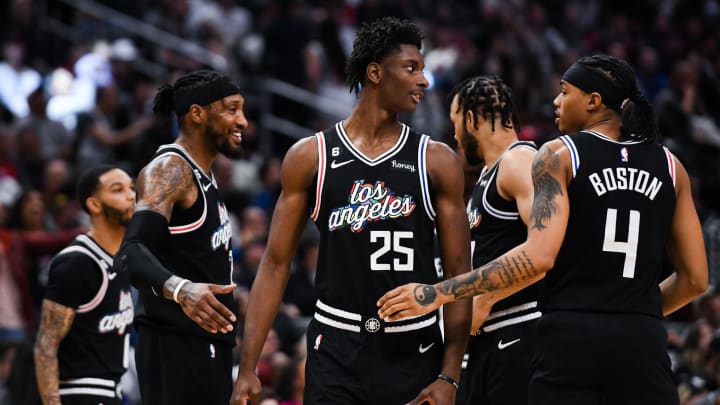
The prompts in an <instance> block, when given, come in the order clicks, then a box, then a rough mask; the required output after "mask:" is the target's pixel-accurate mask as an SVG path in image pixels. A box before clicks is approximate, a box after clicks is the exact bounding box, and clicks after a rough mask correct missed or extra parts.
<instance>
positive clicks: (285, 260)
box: [230, 137, 318, 405]
mask: <svg viewBox="0 0 720 405" xmlns="http://www.w3.org/2000/svg"><path fill="white" fill-rule="evenodd" d="M317 167H318V159H317V140H316V138H315V137H309V138H305V139H303V140H301V141H299V142H297V143H296V144H295V145H293V146H292V148H290V150H289V151H288V153H287V154H286V155H285V159H284V161H283V165H282V173H281V179H282V188H283V191H282V193H281V194H280V197H279V199H278V201H277V204H276V205H275V212H274V213H273V216H272V223H271V225H270V234H269V237H268V244H267V249H266V250H265V254H264V255H263V257H262V260H261V261H260V266H259V268H258V273H257V276H256V278H255V281H254V282H253V286H252V289H251V290H250V298H249V301H248V304H247V307H248V312H247V314H246V316H245V325H244V328H243V330H244V331H245V334H244V336H243V342H242V347H241V355H240V368H239V371H238V377H237V381H236V382H235V387H234V389H233V393H232V397H231V399H230V404H231V405H245V404H247V400H248V399H249V400H251V401H252V403H253V404H257V403H259V397H260V390H261V388H262V386H261V384H260V380H259V379H258V377H257V375H255V367H256V365H257V362H258V359H259V357H260V351H261V350H262V346H263V344H264V343H265V339H266V337H267V334H268V331H269V330H270V326H271V325H272V322H273V319H274V318H275V315H276V314H277V312H278V308H279V307H280V301H281V299H282V295H283V291H284V290H285V286H286V285H287V280H288V277H289V276H290V265H291V263H292V258H293V255H294V254H295V248H296V247H297V243H298V239H299V238H300V234H301V233H302V230H303V228H304V227H305V224H306V222H307V219H308V210H309V207H308V198H309V196H311V193H312V191H313V190H312V183H313V181H312V180H313V176H314V175H315V173H316V172H317Z"/></svg>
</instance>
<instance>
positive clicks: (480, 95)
mask: <svg viewBox="0 0 720 405" xmlns="http://www.w3.org/2000/svg"><path fill="white" fill-rule="evenodd" d="M456 95H457V97H458V112H459V111H462V114H463V115H464V114H465V113H466V112H467V111H470V112H472V114H473V117H474V118H475V128H476V129H477V125H478V115H480V116H482V117H483V118H484V119H486V120H489V121H490V122H491V125H492V130H493V131H494V130H495V118H498V117H499V118H500V124H501V125H502V126H503V127H505V128H514V129H515V130H518V129H519V126H520V123H519V120H518V116H517V112H516V111H515V103H514V102H513V98H512V91H511V90H510V87H509V86H508V85H507V84H505V82H503V81H502V79H501V78H500V77H498V76H494V75H493V76H475V77H471V78H468V79H465V80H463V81H462V82H460V84H458V85H456V86H455V87H454V88H453V89H452V91H451V92H450V96H449V97H450V100H451V101H452V99H453V98H455V96H456Z"/></svg>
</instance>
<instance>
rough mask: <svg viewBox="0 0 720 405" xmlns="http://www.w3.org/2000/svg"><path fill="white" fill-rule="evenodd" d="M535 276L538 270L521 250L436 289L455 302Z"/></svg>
mask: <svg viewBox="0 0 720 405" xmlns="http://www.w3.org/2000/svg"><path fill="white" fill-rule="evenodd" d="M537 274H538V270H537V269H536V268H535V266H534V265H533V262H532V260H531V259H530V257H529V256H528V255H527V253H526V252H525V251H524V250H523V251H521V252H519V253H518V254H514V255H510V256H508V255H503V256H501V257H500V258H498V259H497V260H493V261H492V262H490V263H488V264H486V265H484V266H482V267H480V268H478V269H475V270H473V271H471V272H470V273H467V274H463V275H461V276H459V277H454V278H451V279H449V280H445V281H443V282H442V283H440V286H439V287H438V289H439V290H440V292H441V293H443V294H445V295H452V296H453V297H455V300H456V301H457V300H461V299H464V298H470V297H472V296H475V295H479V294H483V293H487V292H490V291H495V290H498V289H501V288H505V287H509V286H511V285H514V284H516V283H518V282H520V281H524V280H528V279H530V278H532V277H534V276H536V275H537ZM416 300H417V295H416ZM418 302H420V301H419V300H418Z"/></svg>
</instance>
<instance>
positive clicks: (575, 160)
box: [542, 131, 675, 317]
mask: <svg viewBox="0 0 720 405" xmlns="http://www.w3.org/2000/svg"><path fill="white" fill-rule="evenodd" d="M560 139H561V140H562V142H563V143H564V144H565V146H566V147H567V148H568V149H569V152H570V157H571V162H572V171H573V179H572V181H571V182H570V185H569V187H568V198H569V201H570V215H569V219H568V224H567V231H566V233H565V239H564V241H563V244H562V247H561V248H560V252H559V254H558V257H557V259H556V260H555V267H554V268H553V269H552V270H551V271H549V272H548V273H547V276H546V278H545V288H544V289H543V295H542V303H543V308H544V309H545V310H546V311H548V310H563V309H564V310H578V311H590V312H613V313H616V312H618V313H641V314H647V315H651V316H654V317H661V316H662V315H661V301H660V289H659V287H658V282H659V280H660V272H661V270H662V265H663V258H664V257H665V243H666V241H667V237H668V233H669V231H670V224H671V222H672V218H673V213H674V210H675V162H674V160H673V158H672V154H671V153H670V152H669V151H668V150H667V149H666V148H664V147H662V146H660V145H657V144H649V143H641V142H637V141H625V142H617V141H614V140H611V139H609V138H607V137H605V136H603V135H602V134H600V133H597V132H594V131H583V132H578V133H575V134H572V135H565V136H562V137H560Z"/></svg>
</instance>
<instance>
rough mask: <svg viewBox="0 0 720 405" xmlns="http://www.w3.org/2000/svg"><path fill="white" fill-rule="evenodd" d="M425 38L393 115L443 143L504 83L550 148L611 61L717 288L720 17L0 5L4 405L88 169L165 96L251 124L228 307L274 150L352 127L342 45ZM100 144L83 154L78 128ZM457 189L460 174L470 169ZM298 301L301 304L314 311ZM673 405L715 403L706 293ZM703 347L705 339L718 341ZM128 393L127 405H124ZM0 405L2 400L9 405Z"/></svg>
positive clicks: (283, 373)
mask: <svg viewBox="0 0 720 405" xmlns="http://www.w3.org/2000/svg"><path fill="white" fill-rule="evenodd" d="M385 15H394V16H398V17H404V18H409V19H411V20H413V21H415V22H417V23H419V24H420V25H421V27H422V28H423V30H424V32H425V35H426V38H425V41H424V43H423V53H424V56H425V62H426V65H427V69H426V74H427V76H428V78H429V79H430V81H431V84H432V87H431V89H430V90H429V91H428V92H427V93H426V97H424V99H423V102H422V103H421V104H420V106H419V108H418V109H417V111H416V112H415V113H414V114H412V115H408V116H403V117H401V118H402V119H403V120H404V121H406V122H408V123H410V124H411V125H413V126H414V127H416V128H418V129H421V130H422V131H423V132H426V133H428V134H430V135H431V136H432V137H433V138H435V139H437V140H442V141H445V142H447V143H449V144H451V145H452V144H453V140H452V132H451V127H450V123H449V121H448V118H447V106H448V101H447V93H448V91H449V90H450V88H452V86H453V85H454V84H455V83H457V82H459V81H460V80H461V79H463V78H465V77H467V76H469V75H477V74H498V75H500V76H501V77H502V78H503V79H504V80H505V81H506V82H508V83H509V84H510V85H511V87H512V88H513V91H514V96H515V98H516V101H517V104H518V108H519V113H520V119H521V123H522V127H521V130H520V132H519V135H520V137H521V138H523V139H529V140H534V141H536V142H538V143H543V142H544V141H546V140H548V139H551V138H554V137H555V136H557V135H558V133H557V129H556V128H555V126H554V124H553V118H554V114H553V107H552V104H551V102H552V99H553V98H554V96H555V94H556V93H557V91H558V83H559V75H560V74H561V72H563V71H564V70H565V69H566V68H567V67H568V66H569V65H570V64H571V63H572V62H573V61H574V60H575V59H576V58H577V57H579V56H582V55H587V54H592V53H597V52H603V53H609V54H613V55H616V56H620V57H623V58H625V59H627V60H628V61H630V62H631V63H632V64H633V66H634V67H635V68H636V70H637V73H638V80H639V81H640V84H641V86H642V89H643V91H644V92H645V94H646V96H647V97H648V99H649V100H650V101H651V102H652V103H653V104H654V105H655V107H656V111H657V114H658V120H659V124H660V128H661V132H662V135H663V143H664V144H666V145H667V146H668V147H669V148H670V149H671V150H672V151H673V152H674V153H675V154H676V155H677V156H678V157H679V158H680V159H681V160H682V162H683V163H684V164H685V166H686V167H687V169H688V172H689V174H690V176H691V180H692V182H693V186H694V192H695V201H696V205H697V208H698V211H699V213H700V215H701V219H702V222H703V230H704V233H705V243H706V247H707V253H708V259H709V265H710V276H711V277H710V280H711V285H713V286H715V285H717V283H718V282H719V281H720V180H719V179H720V159H719V158H720V153H719V150H720V106H718V100H719V98H720V97H719V96H720V79H719V75H720V2H718V1H717V0H691V1H681V0H657V1H655V0H625V1H601V0H570V1H560V0H547V1H529V0H508V1H500V0H476V1H469V0H468V1H459V0H457V1H452V0H444V1H435V0H417V1H411V0H400V1H384V0H345V1H339V0H338V1H331V0H325V1H322V0H316V1H312V0H307V1H298V0H247V1H243V0H135V1H117V0H115V1H113V0H7V1H3V2H2V5H0V46H1V48H2V51H3V53H2V55H0V404H13V403H17V404H33V403H35V402H33V401H34V399H33V398H34V395H36V394H34V392H33V388H34V375H33V371H32V360H31V358H32V353H31V345H32V341H33V338H34V329H35V328H36V326H37V319H38V308H39V303H40V301H41V299H42V292H43V284H44V281H45V278H46V276H47V274H46V271H47V263H48V261H49V259H50V258H51V257H52V254H53V253H55V252H57V251H58V250H59V249H60V248H61V247H62V246H63V245H64V244H65V243H67V241H68V240H69V239H70V238H72V237H73V236H74V235H75V234H77V233H78V232H82V231H83V230H84V229H85V227H86V226H87V221H88V220H87V217H86V216H84V215H83V214H82V212H81V210H80V209H79V206H78V204H77V201H75V199H74V192H73V184H74V180H75V179H76V178H77V174H78V172H79V171H80V170H82V168H84V167H87V166H89V165H92V164H94V163H97V162H98V161H100V160H102V161H104V162H107V161H114V162H116V163H118V164H120V165H121V166H122V167H124V168H126V169H127V170H128V171H129V172H130V173H131V174H133V175H135V174H137V171H138V170H139V169H140V168H141V167H142V165H143V164H144V163H146V161H147V159H148V158H149V157H150V156H151V155H152V153H153V152H154V150H155V148H156V147H157V145H160V144H162V143H167V142H172V140H173V138H174V136H175V133H176V131H177V127H176V125H175V123H173V122H161V121H157V120H155V119H154V118H153V117H152V116H151V104H152V97H153V96H154V91H155V88H157V86H158V85H159V84H161V83H164V82H168V81H172V80H173V79H174V78H175V77H177V76H178V75H179V74H181V73H183V72H187V71H190V70H194V69H198V68H212V69H216V70H219V71H222V72H224V73H226V74H228V75H230V76H231V77H233V78H234V79H236V80H237V81H238V83H239V84H240V86H241V88H242V89H243V93H244V96H245V97H246V115H247V116H248V118H249V120H250V121H251V127H250V128H249V129H248V130H247V131H245V133H244V134H243V138H244V139H243V149H242V151H241V152H240V153H238V155H237V156H235V157H233V159H226V158H219V159H218V161H217V164H216V167H215V169H214V170H215V175H216V177H217V180H218V182H219V183H220V185H221V189H222V190H224V193H225V198H226V201H227V203H228V207H229V208H230V209H231V211H232V214H233V220H234V221H235V224H234V237H233V240H234V245H235V246H234V247H233V248H234V250H235V253H236V254H235V255H234V257H235V258H236V260H237V262H236V268H235V277H236V281H237V282H238V284H239V288H238V291H237V294H236V295H237V298H238V307H239V310H240V312H241V313H243V312H244V309H245V307H244V303H245V299H246V296H247V295H246V294H247V289H248V288H249V287H250V285H251V284H252V280H253V278H254V271H255V270H256V269H257V264H258V261H259V258H260V256H261V255H262V252H263V250H264V248H265V238H266V237H267V229H268V221H269V218H270V215H271V213H272V208H273V205H274V202H275V199H276V197H277V195H278V192H279V167H280V162H281V159H282V156H283V155H284V152H285V151H286V150H287V148H288V147H289V146H290V145H292V143H293V142H294V141H295V140H297V139H298V138H300V137H304V136H308V135H310V134H312V133H313V132H314V131H316V130H318V129H322V128H325V127H326V126H328V125H330V124H332V123H333V122H335V121H336V120H339V119H341V118H343V117H345V116H347V115H348V114H349V112H350V111H351V108H352V105H353V102H354V96H353V95H351V94H350V93H349V91H348V87H347V86H346V85H345V83H344V74H343V69H344V59H345V57H346V56H347V55H348V53H349V51H350V49H351V46H352V38H353V35H354V32H355V30H356V29H357V27H358V26H359V24H361V23H362V22H364V21H369V20H372V19H374V18H376V17H379V16H385ZM93 123H94V124H98V125H102V126H104V127H105V128H106V134H107V136H106V137H105V138H103V139H101V140H94V139H93V138H92V136H91V135H90V134H89V133H88V128H89V127H90V126H91V125H92V124H93ZM468 169H469V171H470V172H471V169H473V168H468ZM316 249H317V239H316V235H315V234H314V233H313V232H312V230H311V228H308V232H307V233H306V235H304V237H303V240H302V243H301V246H300V249H298V256H297V260H296V265H295V269H294V273H293V279H292V281H291V283H290V286H289V288H288V293H287V294H286V297H285V302H286V304H285V305H284V306H283V310H282V311H281V315H280V316H279V317H278V320H277V321H276V324H275V328H274V330H273V331H272V332H271V334H270V336H269V338H268V341H267V343H266V346H265V350H264V354H263V356H262V361H261V363H260V367H259V372H260V374H261V376H262V379H263V381H264V382H265V385H266V386H267V387H268V389H267V390H268V392H267V393H266V394H267V396H268V397H275V398H277V399H278V400H280V401H281V402H282V403H297V402H292V401H294V400H295V401H296V400H297V396H298V395H301V393H302V385H303V377H302V373H301V372H300V370H301V369H302V364H303V353H302V351H303V349H302V345H301V344H299V343H298V342H301V341H302V327H303V325H304V324H305V322H306V320H307V317H308V316H310V315H311V314H312V304H311V303H312V302H313V297H312V296H311V294H309V293H308V291H309V288H310V286H311V282H310V277H311V275H312V271H313V269H314V266H315V260H316ZM309 303H310V304H309ZM667 326H668V331H669V338H668V350H669V352H670V354H671V356H672V359H673V366H674V369H675V372H676V375H677V381H678V389H679V390H680V393H681V398H682V399H683V403H684V404H695V405H698V404H712V403H714V402H713V401H714V400H715V398H716V397H717V389H718V383H719V381H720V367H719V366H720V334H718V333H717V332H718V330H720V295H717V294H716V293H715V289H714V288H712V289H711V291H710V292H709V293H708V294H707V295H706V296H704V297H703V298H702V299H700V300H698V302H696V303H694V304H692V305H689V306H688V307H686V308H684V309H683V310H682V311H680V312H679V313H677V314H675V315H674V316H672V317H671V318H670V319H668V321H667ZM716 335H717V336H716ZM132 380H133V379H132V376H129V377H128V379H127V381H128V392H129V396H128V398H127V402H128V403H129V404H130V403H134V401H135V400H136V396H135V395H136V393H134V392H133V387H132V383H133V381H132ZM3 401H4V402H3Z"/></svg>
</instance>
